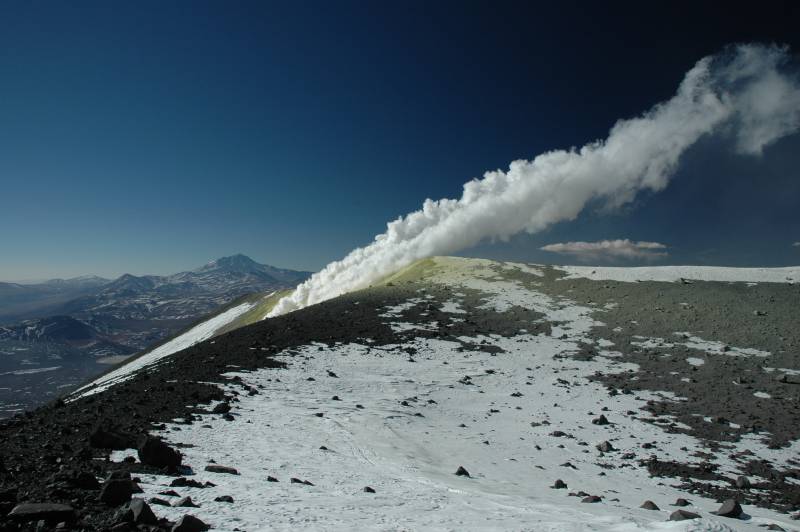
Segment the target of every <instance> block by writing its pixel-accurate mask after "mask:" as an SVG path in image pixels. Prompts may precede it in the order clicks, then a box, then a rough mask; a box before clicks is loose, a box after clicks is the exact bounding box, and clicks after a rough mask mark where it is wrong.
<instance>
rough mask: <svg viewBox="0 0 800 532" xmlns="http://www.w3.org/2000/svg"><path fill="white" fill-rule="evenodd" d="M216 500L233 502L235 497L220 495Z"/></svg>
mask: <svg viewBox="0 0 800 532" xmlns="http://www.w3.org/2000/svg"><path fill="white" fill-rule="evenodd" d="M214 501H215V502H231V503H232V502H233V497H231V496H230V495H220V496H219V497H215V498H214Z"/></svg>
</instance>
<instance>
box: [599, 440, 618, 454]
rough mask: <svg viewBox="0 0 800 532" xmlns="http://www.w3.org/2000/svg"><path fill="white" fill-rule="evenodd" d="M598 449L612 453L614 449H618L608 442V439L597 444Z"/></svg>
mask: <svg viewBox="0 0 800 532" xmlns="http://www.w3.org/2000/svg"><path fill="white" fill-rule="evenodd" d="M597 450H598V451H600V452H603V453H610V452H612V451H616V449H615V448H614V446H613V445H611V444H610V443H608V442H607V441H604V442H602V443H599V444H597Z"/></svg>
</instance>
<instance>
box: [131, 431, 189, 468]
mask: <svg viewBox="0 0 800 532" xmlns="http://www.w3.org/2000/svg"><path fill="white" fill-rule="evenodd" d="M138 451H139V452H138V454H139V461H140V462H142V463H143V464H147V465H151V466H154V467H171V468H174V467H178V466H179V465H181V460H182V459H183V457H182V456H181V453H179V452H178V451H176V450H175V449H173V448H172V447H170V446H169V445H167V444H166V443H164V442H163V441H161V440H159V439H157V438H147V439H146V440H145V442H144V443H143V444H142V445H141V447H139V450H138Z"/></svg>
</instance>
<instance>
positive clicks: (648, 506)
mask: <svg viewBox="0 0 800 532" xmlns="http://www.w3.org/2000/svg"><path fill="white" fill-rule="evenodd" d="M639 508H644V509H645V510H660V508H659V507H658V505H656V503H654V502H653V501H644V502H643V503H642V505H641V506H639Z"/></svg>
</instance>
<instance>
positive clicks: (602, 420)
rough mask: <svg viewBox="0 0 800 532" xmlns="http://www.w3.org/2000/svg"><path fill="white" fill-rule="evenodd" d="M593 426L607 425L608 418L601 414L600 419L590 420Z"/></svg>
mask: <svg viewBox="0 0 800 532" xmlns="http://www.w3.org/2000/svg"><path fill="white" fill-rule="evenodd" d="M592 424H593V425H608V418H606V416H604V415H603V414H600V417H597V418H594V419H593V420H592Z"/></svg>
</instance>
